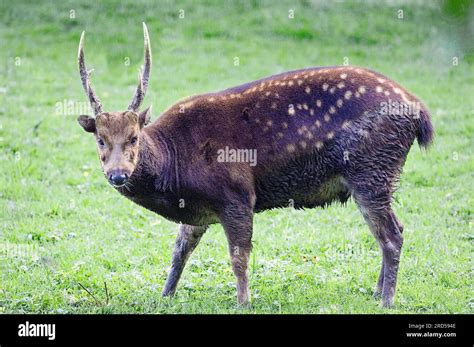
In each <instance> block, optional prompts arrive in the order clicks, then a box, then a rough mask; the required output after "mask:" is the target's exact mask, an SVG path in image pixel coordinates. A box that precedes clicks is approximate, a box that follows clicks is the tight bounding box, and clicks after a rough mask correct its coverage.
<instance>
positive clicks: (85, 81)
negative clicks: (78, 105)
mask: <svg viewBox="0 0 474 347" xmlns="http://www.w3.org/2000/svg"><path fill="white" fill-rule="evenodd" d="M84 35H85V31H83V32H82V34H81V40H80V41H79V50H78V52H77V60H78V63H79V73H80V74H81V81H82V86H83V87H84V91H85V92H86V94H87V96H88V97H89V101H90V103H91V106H92V108H93V110H94V114H95V115H96V116H97V115H98V114H100V113H102V104H101V102H100V100H99V98H98V97H97V95H96V94H95V92H94V89H92V86H91V83H90V79H89V76H90V75H91V73H92V71H93V70H94V69H92V70H90V71H87V69H86V63H85V61H84Z"/></svg>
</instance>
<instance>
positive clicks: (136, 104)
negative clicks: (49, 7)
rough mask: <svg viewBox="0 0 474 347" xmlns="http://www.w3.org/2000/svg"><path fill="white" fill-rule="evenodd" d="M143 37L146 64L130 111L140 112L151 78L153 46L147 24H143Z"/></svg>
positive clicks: (139, 78)
mask: <svg viewBox="0 0 474 347" xmlns="http://www.w3.org/2000/svg"><path fill="white" fill-rule="evenodd" d="M143 37H144V40H145V53H144V56H145V57H144V60H145V64H144V66H142V69H141V71H140V73H139V75H138V86H137V90H136V92H135V95H134V96H133V99H132V102H131V103H130V105H129V106H128V109H129V110H132V111H138V110H139V108H140V105H141V103H142V101H143V98H144V97H145V94H146V90H147V88H148V79H149V77H150V70H151V46H150V37H149V36H148V28H147V27H146V24H145V23H143Z"/></svg>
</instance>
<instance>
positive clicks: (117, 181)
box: [109, 170, 128, 186]
mask: <svg viewBox="0 0 474 347" xmlns="http://www.w3.org/2000/svg"><path fill="white" fill-rule="evenodd" d="M127 180H128V175H127V174H126V173H125V172H123V171H115V170H114V171H112V172H111V173H110V174H109V182H110V183H112V184H113V185H114V186H123V185H124V184H125V183H126V182H127Z"/></svg>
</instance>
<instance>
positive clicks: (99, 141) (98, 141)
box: [97, 139, 105, 147]
mask: <svg viewBox="0 0 474 347" xmlns="http://www.w3.org/2000/svg"><path fill="white" fill-rule="evenodd" d="M97 143H98V144H99V146H100V147H104V146H105V143H104V140H102V139H97Z"/></svg>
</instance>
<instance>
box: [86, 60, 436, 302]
mask: <svg viewBox="0 0 474 347" xmlns="http://www.w3.org/2000/svg"><path fill="white" fill-rule="evenodd" d="M384 103H397V104H405V105H407V104H409V103H417V105H418V107H419V112H418V113H413V112H405V111H404V112H402V113H400V114H393V112H392V113H390V112H388V113H387V112H384V111H383V106H382V105H384ZM147 115H148V111H147ZM147 115H143V114H140V115H137V114H136V113H134V112H130V111H126V112H118V113H103V114H101V115H99V116H98V118H97V120H96V122H95V126H91V124H90V123H91V120H90V119H88V118H82V119H80V120H79V121H80V123H81V125H82V126H83V127H84V128H85V129H86V130H87V131H91V129H92V128H93V131H92V132H94V134H95V135H96V137H97V138H101V139H102V140H104V142H105V143H106V147H107V148H105V149H102V148H99V156H100V157H101V158H103V159H104V160H103V168H104V172H105V173H106V175H107V174H108V172H109V171H110V170H122V171H123V170H126V171H127V173H129V176H130V178H129V180H128V181H127V183H126V184H125V185H124V186H122V187H117V190H118V191H119V192H120V193H122V194H123V195H125V196H126V197H127V198H129V199H131V200H132V201H134V202H136V203H137V204H139V205H141V206H143V207H145V208H147V209H149V210H151V211H154V212H156V213H158V214H160V215H162V216H164V217H165V218H168V219H170V220H173V221H175V222H178V223H182V224H183V225H182V226H181V228H180V232H179V235H178V238H177V241H176V245H175V251H174V253H173V266H172V269H171V271H170V274H169V277H168V280H167V282H166V285H165V289H164V291H163V295H171V294H173V293H174V292H175V290H176V286H177V283H178V280H179V277H180V275H181V272H182V270H183V268H184V264H185V262H186V260H187V259H188V257H189V255H190V253H191V252H192V251H193V249H194V248H195V247H196V246H197V244H198V242H199V240H200V239H201V236H202V235H203V234H204V232H205V230H206V229H207V226H208V225H209V224H212V223H221V224H222V225H223V226H224V229H225V233H226V236H227V239H228V242H229V252H230V256H231V263H232V267H233V270H234V273H235V275H236V278H237V298H238V302H239V303H247V302H248V301H249V300H250V292H249V289H248V277H247V265H248V260H249V254H250V251H251V248H252V242H251V239H252V232H253V228H252V220H253V215H254V213H257V212H261V211H264V210H267V209H271V208H278V207H286V206H288V205H291V206H294V207H295V208H312V207H315V206H326V205H328V204H330V203H332V202H334V201H341V202H344V201H346V200H347V199H348V198H349V197H350V196H353V197H354V199H355V201H356V203H357V204H358V206H359V207H360V209H361V212H362V214H363V216H364V218H365V219H366V220H367V223H368V225H369V227H370V229H371V230H372V232H373V234H374V235H375V237H376V238H377V240H378V241H379V244H380V247H381V250H382V252H383V263H382V271H381V274H380V277H379V281H378V285H377V289H376V293H377V294H381V295H382V301H383V304H384V305H385V306H390V305H391V304H392V303H393V296H394V293H395V284H396V276H397V270H398V263H399V257H400V250H401V246H402V242H403V238H402V234H401V233H402V230H403V228H402V225H401V224H400V222H399V221H398V220H397V219H396V217H395V214H394V212H393V211H392V209H391V198H392V194H393V191H394V189H395V188H396V185H397V182H398V179H399V175H400V173H401V170H402V167H403V164H404V162H405V159H406V156H407V154H408V151H409V149H410V147H411V145H412V143H413V142H414V140H415V138H417V139H418V141H419V143H420V145H422V146H427V145H428V144H429V143H430V141H431V139H432V136H433V129H432V126H431V122H430V117H429V113H428V111H427V109H426V108H425V106H424V105H423V104H422V103H421V102H420V101H419V100H418V99H417V98H416V97H415V96H413V95H412V94H410V93H409V92H408V91H406V90H405V89H403V88H402V87H401V86H400V85H398V84H397V83H395V82H393V81H391V80H390V79H388V78H387V77H385V76H383V75H380V74H378V73H376V72H373V71H370V70H367V69H362V68H356V67H329V68H310V69H304V70H298V71H292V72H288V73H284V74H280V75H275V76H271V77H269V78H265V79H262V80H259V81H255V82H251V83H248V84H244V85H242V86H238V87H235V88H231V89H227V90H224V91H221V92H218V93H210V94H204V95H198V96H194V97H190V98H187V99H185V100H183V101H181V102H178V103H177V104H176V105H174V106H172V107H171V108H170V109H168V110H167V111H165V112H164V113H163V114H162V115H161V116H160V117H159V118H158V119H157V120H156V121H155V122H154V123H153V124H151V125H149V126H147V127H143V124H145V123H146V122H145V121H144V120H141V119H145V118H146V116H147ZM135 134H137V135H138V137H139V139H138V141H137V143H136V145H135V146H131V145H130V137H131V136H133V135H135ZM226 147H228V148H230V149H247V150H255V151H256V152H255V153H257V154H258V159H257V164H256V165H255V166H252V165H250V164H249V163H248V162H222V161H220V160H219V152H220V151H221V150H222V149H224V148H226Z"/></svg>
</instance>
